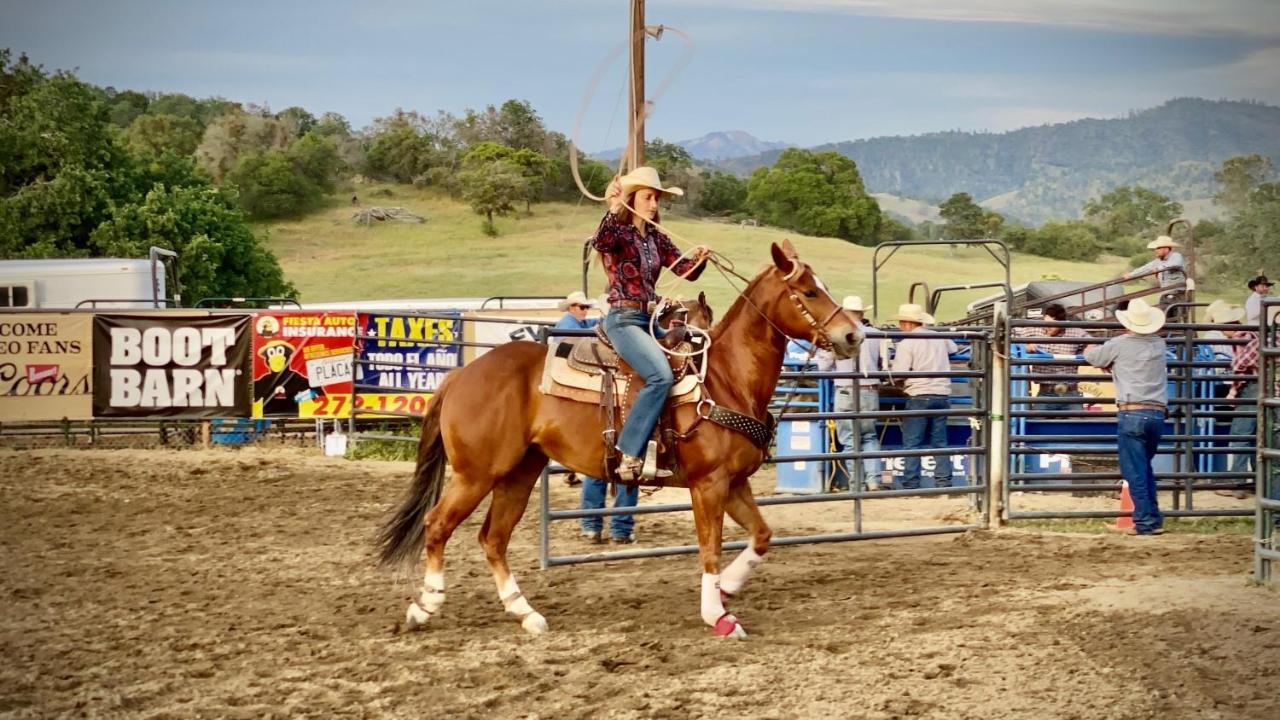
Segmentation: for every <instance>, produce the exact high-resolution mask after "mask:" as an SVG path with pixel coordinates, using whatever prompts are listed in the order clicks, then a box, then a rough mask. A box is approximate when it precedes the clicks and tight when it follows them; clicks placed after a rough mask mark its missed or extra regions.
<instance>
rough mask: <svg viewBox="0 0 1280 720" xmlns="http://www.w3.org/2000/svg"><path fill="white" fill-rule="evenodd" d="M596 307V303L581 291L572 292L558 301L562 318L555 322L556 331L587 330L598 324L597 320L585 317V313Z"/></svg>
mask: <svg viewBox="0 0 1280 720" xmlns="http://www.w3.org/2000/svg"><path fill="white" fill-rule="evenodd" d="M595 306H596V301H595V300H592V299H590V298H588V297H587V294H586V293H584V292H582V291H581V290H574V291H573V292H571V293H569V294H568V295H566V296H565V298H564V299H563V300H561V301H560V312H562V313H565V315H564V317H562V318H560V320H559V321H557V322H556V329H557V330H589V329H591V328H593V327H595V326H596V325H599V324H600V320H599V319H598V318H589V317H587V312H588V311H590V310H591V309H592V308H594V307H595Z"/></svg>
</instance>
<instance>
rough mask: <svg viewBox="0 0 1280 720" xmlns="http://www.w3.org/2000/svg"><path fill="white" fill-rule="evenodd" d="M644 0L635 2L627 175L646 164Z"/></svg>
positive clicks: (632, 27) (632, 11)
mask: <svg viewBox="0 0 1280 720" xmlns="http://www.w3.org/2000/svg"><path fill="white" fill-rule="evenodd" d="M644 41H645V27H644V0H631V72H630V77H631V82H630V84H631V98H630V103H629V106H628V107H629V112H628V115H627V147H628V148H629V149H630V153H629V155H628V157H626V158H624V159H623V161H624V166H625V167H623V172H628V171H631V170H634V169H635V168H638V167H640V166H641V165H644V116H645V100H644Z"/></svg>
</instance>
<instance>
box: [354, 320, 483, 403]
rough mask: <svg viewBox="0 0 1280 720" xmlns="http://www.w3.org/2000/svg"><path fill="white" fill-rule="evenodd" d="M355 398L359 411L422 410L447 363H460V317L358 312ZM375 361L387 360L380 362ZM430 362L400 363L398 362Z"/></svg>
mask: <svg viewBox="0 0 1280 720" xmlns="http://www.w3.org/2000/svg"><path fill="white" fill-rule="evenodd" d="M358 324H359V327H360V334H361V335H362V336H364V337H362V338H360V339H358V340H357V341H356V356H357V357H359V358H360V360H361V361H362V362H361V363H360V364H359V365H358V367H357V369H356V380H355V382H356V385H357V386H358V389H359V392H358V393H356V402H357V403H358V407H359V409H360V410H361V411H362V412H374V413H376V412H379V411H382V412H385V411H391V412H394V413H411V414H414V415H421V414H423V413H425V412H426V409H427V400H428V399H429V398H430V397H431V393H433V392H435V389H436V388H437V387H439V385H440V381H441V380H443V379H444V376H445V373H447V372H449V369H450V368H455V367H458V366H459V365H461V364H462V347H461V346H459V345H448V344H444V343H456V342H461V341H462V321H461V319H458V318H455V319H441V318H424V317H413V316H403V315H379V314H376V313H360V314H359V315H358ZM379 363H388V364H386V365H382V364H379ZM406 364H408V365H434V366H436V367H433V368H406V367H401V366H402V365H406Z"/></svg>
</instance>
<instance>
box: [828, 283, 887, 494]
mask: <svg viewBox="0 0 1280 720" xmlns="http://www.w3.org/2000/svg"><path fill="white" fill-rule="evenodd" d="M841 307H843V308H844V309H845V311H846V312H848V313H849V314H850V315H851V316H853V319H854V321H855V322H857V323H858V324H859V325H862V331H863V341H862V349H861V350H860V351H859V353H858V367H857V371H858V372H859V373H861V374H862V377H858V378H852V377H843V378H836V379H835V388H836V397H835V403H834V407H835V411H836V412H853V409H854V408H853V406H854V385H855V383H854V381H855V379H856V380H857V383H856V385H857V392H858V395H857V402H858V411H859V412H876V411H877V410H879V409H880V391H879V387H880V380H879V379H877V378H871V377H866V373H869V372H876V371H878V370H880V368H881V356H880V348H881V343H880V340H879V338H878V337H877V336H878V335H879V332H878V331H877V330H876V329H875V328H874V327H869V326H867V325H866V324H865V322H864V317H865V315H866V312H867V311H868V310H870V309H871V307H872V306H871V305H867V306H865V307H864V306H863V304H862V298H861V297H858V296H857V295H850V296H848V297H846V298H845V299H844V301H843V302H842V303H841ZM818 369H819V370H823V371H828V370H836V371H838V372H843V373H853V372H854V366H853V358H846V359H844V360H837V359H836V356H835V353H833V352H831V351H830V350H819V351H818ZM855 423H856V424H857V426H858V432H857V434H856V435H855V434H854V425H855ZM836 439H837V440H839V441H840V449H841V451H842V452H851V451H853V450H854V449H855V448H857V449H858V450H859V451H861V452H878V451H879V450H880V438H879V436H878V435H877V434H876V421H875V419H874V418H867V419H860V420H856V421H855V420H852V419H850V420H837V421H836ZM858 441H860V442H861V445H858V444H857V442H858ZM842 465H844V467H845V472H844V473H837V474H836V480H835V488H836V489H837V490H847V489H848V488H849V486H850V479H852V478H855V477H857V475H856V473H855V472H854V467H855V466H854V462H853V461H852V460H849V461H847V462H844V463H842ZM862 479H863V483H864V486H865V488H866V489H867V490H880V489H881V485H880V459H879V458H864V459H863V460H862Z"/></svg>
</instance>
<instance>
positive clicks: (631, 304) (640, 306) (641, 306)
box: [609, 300, 652, 312]
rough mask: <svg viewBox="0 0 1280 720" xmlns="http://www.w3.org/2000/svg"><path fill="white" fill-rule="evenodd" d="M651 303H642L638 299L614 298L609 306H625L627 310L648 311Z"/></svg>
mask: <svg viewBox="0 0 1280 720" xmlns="http://www.w3.org/2000/svg"><path fill="white" fill-rule="evenodd" d="M651 304H652V303H643V302H640V301H639V300H614V301H613V302H611V303H609V307H615V308H627V309H629V310H640V311H642V312H648V311H649V306H650V305H651Z"/></svg>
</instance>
